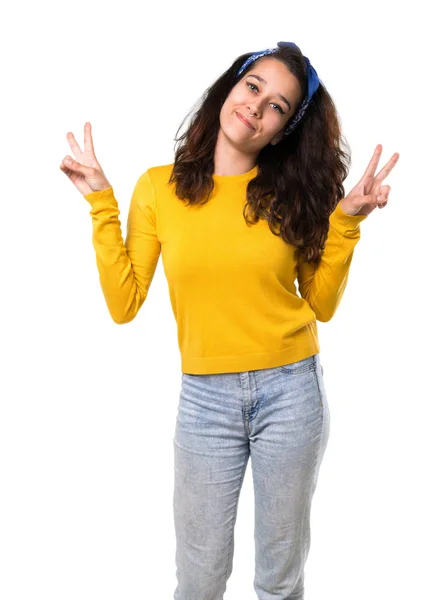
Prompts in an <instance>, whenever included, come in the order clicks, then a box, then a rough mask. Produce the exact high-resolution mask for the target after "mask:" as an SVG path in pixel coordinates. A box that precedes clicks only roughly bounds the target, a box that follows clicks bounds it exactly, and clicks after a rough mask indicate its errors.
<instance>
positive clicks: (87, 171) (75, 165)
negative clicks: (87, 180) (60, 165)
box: [63, 157, 94, 177]
mask: <svg viewBox="0 0 448 600" xmlns="http://www.w3.org/2000/svg"><path fill="white" fill-rule="evenodd" d="M63 162H64V165H65V166H67V167H68V168H69V169H71V170H72V171H75V172H76V173H81V175H84V177H92V175H93V173H94V169H92V168H91V167H86V166H85V165H81V164H80V163H79V162H76V160H73V159H72V158H70V157H66V158H64V161H63Z"/></svg>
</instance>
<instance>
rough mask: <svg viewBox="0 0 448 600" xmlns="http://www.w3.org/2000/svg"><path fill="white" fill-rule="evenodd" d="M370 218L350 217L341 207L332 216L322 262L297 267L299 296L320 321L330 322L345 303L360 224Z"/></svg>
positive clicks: (364, 216) (301, 264) (300, 264)
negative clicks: (343, 302)
mask: <svg viewBox="0 0 448 600" xmlns="http://www.w3.org/2000/svg"><path fill="white" fill-rule="evenodd" d="M366 217H367V215H360V216H357V215H355V216H351V215H347V214H346V213H345V212H344V211H343V210H342V209H341V207H340V205H339V203H338V204H337V206H336V208H335V210H334V211H333V212H332V213H331V215H330V229H329V231H328V238H327V241H326V245H325V249H324V252H323V254H322V256H321V262H320V264H319V265H318V266H317V267H316V265H315V264H311V263H306V262H304V261H300V263H299V264H298V266H297V280H298V286H299V292H300V295H301V296H302V298H304V299H305V300H306V301H307V302H308V304H309V305H310V307H311V308H312V309H313V311H314V312H315V313H316V318H317V319H318V320H319V321H323V322H326V321H329V320H330V319H331V318H332V317H333V315H334V313H335V312H336V309H337V307H338V306H339V303H340V301H341V299H342V296H343V294H344V290H345V287H346V285H347V280H348V274H349V268H350V263H351V261H352V258H353V251H354V249H355V246H356V244H357V243H358V241H359V239H360V236H361V230H360V226H359V225H360V223H361V221H363V220H364V219H365V218H366Z"/></svg>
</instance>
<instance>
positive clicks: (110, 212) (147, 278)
mask: <svg viewBox="0 0 448 600" xmlns="http://www.w3.org/2000/svg"><path fill="white" fill-rule="evenodd" d="M84 198H85V199H86V200H87V201H88V202H89V204H90V205H91V207H92V210H91V211H90V215H91V216H92V224H93V235H92V241H93V246H94V248H95V253H96V263H97V267H98V272H99V276H100V284H101V288H102V290H103V294H104V298H105V300H106V304H107V307H108V309H109V312H110V315H111V317H112V319H113V320H114V321H115V323H128V322H129V321H132V319H134V317H135V316H136V315H137V313H138V311H139V309H140V307H141V306H142V304H143V302H144V301H145V299H146V295H147V293H148V289H149V286H150V284H151V281H152V279H153V277H154V273H155V270H156V267H157V262H158V259H159V255H160V242H159V240H158V239H157V233H156V200H157V199H156V192H155V189H154V185H153V183H152V181H151V179H150V176H149V173H148V172H147V171H146V172H145V173H143V175H141V176H140V178H139V179H138V181H137V184H136V185H135V188H134V192H133V194H132V198H131V203H130V207H129V215H128V220H127V236H126V242H123V238H122V234H121V227H120V225H121V224H120V220H119V219H118V215H119V214H120V211H119V209H118V203H117V200H116V199H115V196H114V191H113V188H112V186H110V187H109V188H107V189H106V190H102V191H98V192H91V193H89V194H87V195H86V196H84Z"/></svg>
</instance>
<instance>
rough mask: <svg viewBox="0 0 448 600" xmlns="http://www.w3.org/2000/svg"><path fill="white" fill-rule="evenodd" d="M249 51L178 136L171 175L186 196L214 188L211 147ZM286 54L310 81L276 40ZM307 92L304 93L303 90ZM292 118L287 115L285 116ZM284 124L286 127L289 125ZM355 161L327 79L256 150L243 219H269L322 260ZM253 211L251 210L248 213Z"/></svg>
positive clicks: (195, 200) (205, 194)
mask: <svg viewBox="0 0 448 600" xmlns="http://www.w3.org/2000/svg"><path fill="white" fill-rule="evenodd" d="M251 54H252V53H246V54H242V55H241V56H239V57H238V58H237V59H236V60H235V62H234V63H233V64H232V66H231V67H230V68H229V69H228V70H227V71H225V72H224V73H223V74H222V75H221V76H220V77H219V78H218V79H217V80H216V81H215V82H214V83H213V84H212V85H211V86H210V87H209V88H208V89H207V90H206V91H205V92H204V94H203V96H202V97H201V99H200V100H199V102H200V105H199V108H197V109H196V110H195V107H193V109H191V111H190V113H189V114H191V112H192V111H193V110H195V113H194V115H193V118H192V120H191V123H190V125H189V127H188V129H187V130H186V131H185V132H184V133H183V134H182V135H181V136H180V137H177V134H178V133H179V131H180V129H181V128H182V126H183V124H184V122H185V120H186V118H187V117H188V115H187V117H185V119H184V120H183V121H182V123H181V125H180V127H179V129H178V131H177V134H176V138H175V142H176V144H177V148H176V149H175V161H174V166H173V170H172V172H171V176H170V179H169V183H175V184H176V187H175V193H176V196H178V197H179V198H180V199H181V200H185V199H186V200H187V203H188V204H199V203H200V204H204V203H205V202H207V201H208V200H209V198H210V194H211V193H212V191H213V186H214V182H213V178H212V175H213V173H214V152H215V145H216V140H217V136H218V132H219V128H220V120H219V116H220V111H221V107H222V105H223V104H224V102H225V100H226V98H227V96H228V94H229V92H230V91H231V89H232V88H233V86H234V85H235V84H236V83H238V81H239V80H240V79H241V78H242V77H244V76H246V75H247V74H248V73H249V72H250V71H251V69H252V68H253V67H254V66H256V64H257V61H254V63H252V65H250V66H249V68H247V69H246V70H245V71H243V73H241V75H240V76H239V77H238V78H237V77H236V74H237V72H238V70H239V68H240V67H241V66H242V64H243V63H244V61H245V60H246V59H247V58H248V57H249V56H250V55H251ZM268 56H269V57H274V58H276V59H277V60H280V61H282V62H283V63H284V64H285V65H286V66H287V67H288V69H289V71H290V72H291V73H292V74H293V75H294V76H295V77H296V78H297V79H298V81H299V84H300V89H301V90H306V89H307V85H308V82H307V78H306V63H305V60H304V58H303V55H302V53H301V52H300V51H297V50H295V49H293V48H290V47H285V48H278V49H277V50H276V51H275V52H274V53H273V54H270V55H268ZM302 100H303V98H302ZM288 123H289V121H288ZM288 123H286V124H285V126H284V127H285V128H286V127H287V126H288ZM350 163H351V156H350V147H349V145H348V143H347V142H346V140H345V138H344V137H343V136H342V134H341V127H340V123H339V118H338V113H337V110H336V107H335V104H334V102H333V100H332V99H331V97H330V95H329V93H328V92H327V90H326V88H325V86H324V85H323V84H322V82H321V83H320V85H319V88H318V89H317V91H316V92H315V93H314V95H313V98H312V100H311V102H310V104H309V106H308V108H307V109H306V112H305V115H304V116H303V117H302V119H301V121H299V123H298V125H296V127H295V129H294V130H293V131H292V132H291V133H290V134H289V135H288V136H286V137H284V138H282V139H281V140H280V142H278V144H276V145H275V146H273V145H271V144H267V145H266V146H265V147H264V148H262V150H261V151H260V152H259V154H258V157H257V166H258V174H257V175H256V177H254V178H253V179H251V180H250V181H249V183H248V184H247V192H246V204H245V205H244V209H243V215H244V218H245V219H246V223H248V224H255V223H257V222H258V221H259V219H265V220H266V221H267V222H268V224H269V228H270V230H271V231H272V233H274V234H275V235H281V237H282V238H283V239H284V240H285V242H287V243H289V244H293V245H294V246H295V247H296V249H297V250H296V256H297V259H299V255H302V256H303V258H304V260H305V261H307V262H314V263H316V264H318V263H319V262H320V257H321V254H322V252H323V250H324V248H325V242H326V240H327V237H328V231H329V216H330V214H331V213H332V212H333V210H334V209H335V208H336V205H337V204H338V202H339V200H341V198H343V197H344V187H343V181H344V180H345V178H346V177H347V175H348V171H349V167H350ZM248 213H250V214H248Z"/></svg>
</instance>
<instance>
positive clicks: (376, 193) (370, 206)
mask: <svg viewBox="0 0 448 600" xmlns="http://www.w3.org/2000/svg"><path fill="white" fill-rule="evenodd" d="M382 151H383V147H382V146H381V144H378V146H377V147H376V148H375V152H374V153H373V157H372V159H371V161H370V163H369V166H368V167H367V169H366V172H365V173H364V175H363V176H362V178H361V180H360V181H359V183H357V184H356V185H355V187H354V188H353V189H352V191H351V192H350V193H349V194H348V195H347V196H346V197H345V198H342V200H341V201H340V202H339V206H340V207H341V209H342V210H343V212H345V213H346V214H347V215H350V216H354V215H357V216H360V215H369V214H370V213H371V212H372V211H373V210H375V208H376V207H377V206H378V207H379V208H383V207H384V206H386V204H387V201H388V199H389V192H390V190H391V187H390V185H382V182H383V181H384V179H385V178H386V177H387V175H389V173H390V172H391V171H392V169H393V168H394V167H395V165H396V164H397V161H398V159H399V157H400V155H399V154H398V152H396V153H395V154H394V155H393V156H392V158H391V159H390V160H389V162H388V163H387V165H385V166H384V167H383V168H382V169H381V171H380V172H379V173H378V175H376V176H375V171H376V168H377V166H378V163H379V161H380V156H381V152H382Z"/></svg>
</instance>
